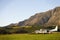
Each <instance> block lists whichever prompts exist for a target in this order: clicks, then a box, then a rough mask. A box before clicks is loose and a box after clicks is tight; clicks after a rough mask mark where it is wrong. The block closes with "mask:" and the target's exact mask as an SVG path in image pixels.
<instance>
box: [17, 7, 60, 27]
mask: <svg viewBox="0 0 60 40" xmlns="http://www.w3.org/2000/svg"><path fill="white" fill-rule="evenodd" d="M17 25H18V26H31V25H44V26H52V25H59V26H60V7H56V8H54V9H51V10H48V11H46V12H41V13H36V14H35V15H33V16H31V17H30V18H29V19H26V20H24V21H21V22H19V23H18V24H17Z"/></svg>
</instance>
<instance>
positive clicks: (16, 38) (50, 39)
mask: <svg viewBox="0 0 60 40" xmlns="http://www.w3.org/2000/svg"><path fill="white" fill-rule="evenodd" d="M0 40H60V33H52V34H7V35H0Z"/></svg>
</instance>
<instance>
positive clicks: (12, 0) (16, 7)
mask: <svg viewBox="0 0 60 40" xmlns="http://www.w3.org/2000/svg"><path fill="white" fill-rule="evenodd" d="M57 6H60V0H0V26H6V25H9V24H11V23H18V22H20V21H23V20H25V19H28V18H29V17H30V16H32V15H34V14H36V13H39V12H44V11H47V10H49V9H53V8H55V7H57Z"/></svg>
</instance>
